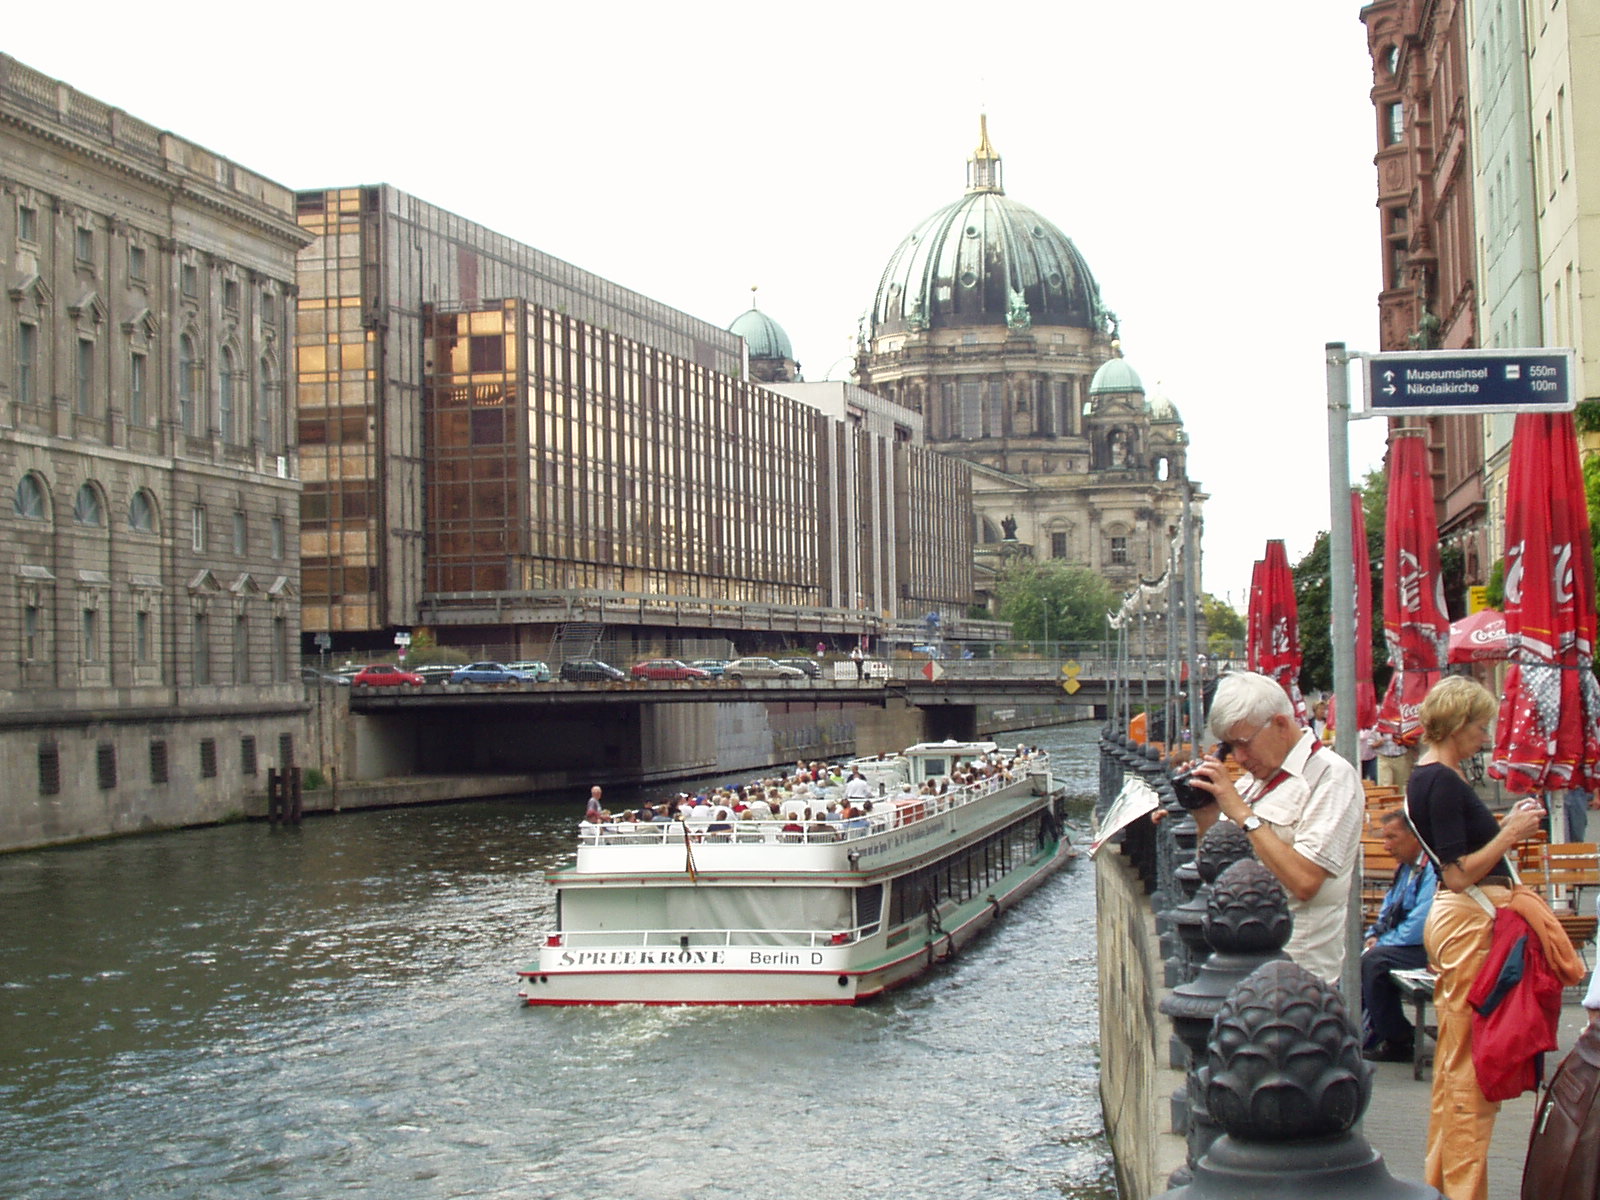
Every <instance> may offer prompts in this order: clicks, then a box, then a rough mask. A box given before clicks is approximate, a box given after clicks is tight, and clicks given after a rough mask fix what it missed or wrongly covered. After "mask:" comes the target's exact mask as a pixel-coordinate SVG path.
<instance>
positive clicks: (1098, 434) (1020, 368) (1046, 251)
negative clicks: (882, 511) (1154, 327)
mask: <svg viewBox="0 0 1600 1200" xmlns="http://www.w3.org/2000/svg"><path fill="white" fill-rule="evenodd" d="M856 375H857V380H858V382H859V383H860V385H861V386H862V387H863V388H866V389H868V390H869V391H872V392H875V393H877V394H878V395H880V396H884V397H886V398H888V399H891V400H893V401H895V402H897V403H899V404H901V405H903V406H905V407H907V408H910V409H912V410H913V411H915V412H917V413H920V414H922V417H923V424H924V428H925V430H926V439H927V445H929V446H930V447H932V448H934V449H937V450H940V451H943V452H945V453H947V454H952V455H955V456H957V457H960V458H963V459H965V460H967V461H968V462H970V463H971V464H972V465H973V505H974V513H973V522H974V528H973V538H974V542H975V545H976V552H977V559H978V576H977V580H976V582H977V583H978V585H979V587H980V589H982V587H983V582H984V579H985V577H986V575H989V574H991V573H992V572H993V571H994V570H997V569H999V568H1000V567H1001V565H1002V564H1003V562H1004V561H1005V560H1006V559H1007V558H1008V557H1011V556H1015V555H1032V556H1034V557H1039V558H1052V559H1063V560H1066V561H1067V562H1069V563H1071V564H1073V565H1077V566H1085V567H1089V568H1090V569H1092V570H1094V571H1096V572H1098V573H1099V574H1101V575H1103V576H1104V577H1105V578H1106V579H1107V580H1109V581H1110V582H1111V583H1112V584H1114V585H1115V586H1117V587H1120V588H1129V587H1131V586H1133V585H1134V584H1136V583H1137V582H1138V581H1139V580H1140V579H1141V578H1142V579H1153V578H1156V577H1158V576H1160V575H1161V574H1162V573H1163V572H1164V571H1165V570H1166V569H1167V567H1168V564H1169V556H1170V553H1171V546H1172V543H1173V539H1174V537H1175V536H1176V534H1177V532H1178V530H1179V526H1180V521H1181V516H1182V511H1183V506H1184V502H1185V493H1186V492H1188V493H1189V499H1190V500H1191V501H1198V500H1199V499H1201V498H1202V497H1200V496H1199V494H1198V492H1197V491H1195V490H1192V485H1191V484H1190V482H1189V480H1188V477H1187V472H1186V457H1187V455H1186V451H1187V448H1188V436H1187V434H1185V432H1184V429H1183V423H1182V421H1181V419H1180V418H1179V416H1178V412H1177V410H1176V409H1175V408H1174V406H1173V405H1172V403H1171V402H1170V401H1168V400H1166V399H1164V398H1162V397H1159V396H1149V395H1147V394H1146V391H1145V388H1144V386H1143V384H1142V382H1141V381H1140V379H1139V376H1138V374H1137V373H1136V372H1135V371H1134V370H1133V368H1132V367H1131V366H1130V365H1129V364H1128V362H1127V361H1126V360H1125V359H1123V358H1122V357H1121V356H1120V347H1119V344H1118V340H1117V330H1116V318H1115V316H1114V315H1113V314H1112V313H1111V312H1110V310H1109V309H1107V308H1106V306H1105V305H1104V303H1103V302H1102V300H1101V297H1100V289H1099V286H1098V285H1097V284H1096V282H1095V279H1094V276H1093V275H1092V274H1091V272H1090V270H1089V266H1088V264H1087V263H1086V262H1085V261H1084V259H1083V256H1082V255H1081V254H1080V253H1079V252H1078V249H1077V247H1076V246H1074V245H1073V243H1072V241H1071V240H1070V239H1069V238H1068V237H1067V236H1066V235H1065V234H1063V233H1062V232H1061V231H1060V230H1059V229H1058V228H1057V227H1056V226H1055V225H1053V224H1052V223H1051V222H1050V221H1048V220H1047V219H1045V218H1044V217H1042V216H1041V215H1039V214H1038V213H1036V212H1035V211H1033V210H1032V209H1030V208H1028V207H1026V206H1025V205H1023V204H1020V203H1018V202H1017V201H1015V200H1013V199H1012V198H1011V197H1009V196H1007V195H1006V193H1005V189H1004V187H1003V186H1002V180H1001V160H1000V156H999V154H998V153H996V152H995V149H994V147H993V145H992V144H991V143H990V141H989V135H988V130H987V124H986V123H985V125H984V127H983V129H982V135H981V140H980V142H979V145H978V147H977V149H976V150H975V151H974V152H973V154H972V156H971V158H970V159H969V160H968V164H967V189H966V193H965V194H964V195H963V196H962V197H961V198H960V199H958V200H956V201H955V202H954V203H952V204H948V205H946V206H945V207H943V208H941V209H939V211H937V212H935V213H934V214H933V215H932V216H930V217H928V218H927V219H926V220H924V221H923V222H921V223H920V224H919V225H918V226H917V227H916V228H915V229H913V230H912V232H911V233H910V234H909V235H908V236H907V237H906V238H905V240H904V241H902V242H901V243H900V245H899V247H898V248H897V249H896V250H895V251H894V254H893V255H892V256H891V257H890V259H889V261H888V265H887V266H886V267H885V268H884V270H883V273H882V276H881V278H880V280H879V283H878V289H877V293H876V295H875V296H874V298H873V302H872V307H871V310H870V311H869V312H868V313H867V314H866V316H865V317H864V319H863V322H862V327H861V333H860V337H859V341H858V347H857V356H856ZM1193 516H1194V520H1195V528H1196V531H1197V532H1196V537H1195V544H1196V545H1197V546H1198V544H1199V537H1198V529H1199V508H1198V505H1197V504H1196V505H1195V506H1194V508H1193ZM1197 566H1198V564H1197Z"/></svg>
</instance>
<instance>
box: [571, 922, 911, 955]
mask: <svg viewBox="0 0 1600 1200" xmlns="http://www.w3.org/2000/svg"><path fill="white" fill-rule="evenodd" d="M881 928H882V925H881V924H880V923H879V922H877V921H874V922H872V923H871V924H869V925H860V926H857V927H856V928H854V929H825V930H819V929H770V928H767V929H578V930H571V929H566V930H562V931H561V932H560V933H552V934H550V935H549V936H548V937H547V938H546V940H545V944H546V945H547V946H549V947H556V946H560V947H565V948H566V949H570V950H595V949H606V950H666V951H679V952H690V951H695V950H708V949H709V950H719V949H726V948H727V947H730V946H784V947H792V948H795V949H817V948H820V947H823V946H848V945H851V944H853V943H855V942H858V941H860V940H861V939H863V938H868V937H871V936H872V935H873V934H875V933H877V932H878V930H879V929H881Z"/></svg>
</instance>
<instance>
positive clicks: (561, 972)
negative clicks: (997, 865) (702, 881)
mask: <svg viewBox="0 0 1600 1200" xmlns="http://www.w3.org/2000/svg"><path fill="white" fill-rule="evenodd" d="M1037 812H1038V810H1035V812H1034V813H1032V814H1029V815H1030V816H1033V815H1036V814H1037ZM1074 857H1075V851H1074V850H1073V848H1072V846H1071V843H1070V842H1069V841H1067V840H1066V839H1065V838H1064V837H1062V838H1059V839H1058V840H1056V841H1053V842H1049V843H1046V845H1045V846H1044V847H1042V848H1041V850H1040V852H1039V853H1038V854H1037V855H1036V856H1035V857H1034V858H1032V859H1031V860H1029V861H1028V862H1026V863H1023V864H1021V865H1020V866H1019V867H1018V868H1017V869H1015V870H1013V871H1012V872H1011V873H1010V874H1008V875H1007V876H1005V877H1004V878H1003V879H998V880H995V881H994V886H992V887H990V888H988V889H986V890H985V891H984V893H983V894H982V895H981V896H975V897H973V898H972V899H970V900H967V901H965V902H964V903H962V904H959V905H955V906H952V908H951V909H950V910H949V911H948V912H944V913H942V914H941V916H940V919H939V920H937V921H929V920H927V919H926V918H922V919H919V920H918V921H916V922H914V923H911V924H909V925H904V926H901V927H900V928H898V929H883V930H880V931H879V932H878V933H876V934H875V935H874V936H872V937H869V938H863V939H862V940H860V941H856V942H853V943H851V944H848V945H819V946H810V947H792V946H791V947H783V946H770V945H759V946H753V945H746V946H740V945H737V944H730V945H726V946H718V947H705V946H690V947H682V948H674V947H670V946H668V947H663V948H656V949H651V948H648V947H596V948H587V947H585V948H579V947H571V946H565V945H554V946H546V947H544V948H543V950H542V951H541V953H540V958H539V961H538V962H537V963H536V964H534V965H532V966H530V967H528V968H526V969H524V970H522V971H520V972H519V974H520V975H521V977H522V987H521V990H520V991H519V997H520V998H521V1000H522V1001H523V1003H525V1004H528V1005H531V1006H552V1005H555V1006H560V1005H609V1004H658V1005H765V1004H830V1005H851V1004H858V1003H861V1002H863V1001H866V1000H870V999H872V998H874V997H876V996H879V995H882V994H883V993H885V992H887V991H890V990H892V989H894V988H896V987H899V986H901V985H903V984H905V983H908V982H910V981H912V980H914V979H916V978H917V977H918V976H920V975H922V974H924V973H926V972H927V971H929V970H930V969H932V968H933V967H934V966H936V965H937V964H938V963H940V962H943V961H945V960H946V959H948V958H950V957H951V956H952V955H954V954H955V953H957V952H958V951H959V950H960V949H961V948H962V947H964V946H965V945H967V944H968V943H969V942H971V941H972V940H973V939H974V938H976V937H977V936H978V935H979V934H981V933H982V932H983V931H984V930H985V929H986V928H987V927H988V926H989V925H990V924H992V923H993V922H994V921H995V919H996V918H998V917H999V915H1000V914H1001V913H1003V912H1004V911H1005V910H1007V909H1009V908H1010V907H1012V906H1013V905H1015V904H1016V903H1018V902H1019V901H1020V900H1021V899H1022V898H1023V897H1025V896H1026V895H1028V894H1029V893H1030V892H1032V891H1033V890H1034V889H1035V888H1037V887H1038V886H1039V885H1040V884H1042V883H1044V882H1045V880H1047V879H1048V878H1049V877H1050V875H1052V874H1053V873H1054V872H1055V871H1057V870H1059V869H1060V868H1061V867H1062V866H1064V865H1065V864H1066V863H1067V862H1069V861H1071V860H1072V859H1073V858H1074Z"/></svg>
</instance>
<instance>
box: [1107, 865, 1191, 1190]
mask: <svg viewBox="0 0 1600 1200" xmlns="http://www.w3.org/2000/svg"><path fill="white" fill-rule="evenodd" d="M1094 862H1095V903H1096V905H1097V912H1096V917H1097V920H1096V923H1095V929H1096V937H1097V940H1098V945H1097V947H1096V951H1097V958H1098V966H1099V987H1100V1103H1101V1109H1102V1111H1103V1113H1104V1115H1105V1127H1106V1138H1107V1140H1108V1141H1109V1142H1110V1144H1111V1152H1112V1155H1113V1156H1114V1158H1115V1162H1116V1172H1117V1187H1118V1190H1119V1192H1120V1194H1121V1195H1122V1196H1123V1197H1124V1200H1145V1197H1148V1196H1155V1195H1158V1194H1160V1193H1161V1192H1164V1191H1166V1190H1167V1177H1168V1176H1169V1175H1170V1174H1171V1173H1172V1172H1173V1171H1174V1170H1176V1169H1177V1168H1178V1167H1179V1166H1181V1165H1182V1164H1183V1161H1184V1143H1183V1139H1182V1138H1180V1137H1176V1136H1174V1135H1173V1134H1172V1133H1171V1132H1170V1131H1171V1129H1172V1107H1171V1096H1172V1093H1173V1092H1174V1091H1175V1090H1177V1089H1178V1088H1179V1087H1181V1086H1182V1085H1183V1082H1184V1073H1183V1072H1182V1071H1181V1070H1179V1069H1177V1068H1176V1067H1174V1066H1173V1059H1172V1052H1171V1050H1170V1048H1169V1047H1170V1045H1171V1035H1172V1026H1171V1022H1169V1021H1168V1020H1167V1018H1166V1017H1164V1016H1162V1015H1161V1011H1160V1005H1161V1001H1162V1000H1163V999H1165V998H1166V995H1167V993H1168V991H1169V990H1170V989H1168V988H1167V987H1166V986H1165V984H1164V976H1165V970H1164V965H1163V962H1162V957H1161V943H1160V938H1159V937H1158V936H1157V934H1156V925H1155V912H1154V910H1153V909H1152V908H1151V906H1150V901H1149V897H1148V896H1146V894H1145V891H1144V885H1143V883H1142V882H1141V880H1140V878H1139V874H1138V872H1137V871H1135V870H1134V868H1133V865H1132V864H1131V863H1129V862H1128V861H1127V859H1125V858H1123V857H1122V855H1121V853H1120V852H1119V850H1118V848H1117V847H1116V846H1111V845H1108V846H1106V847H1104V848H1103V849H1102V850H1101V851H1100V852H1099V853H1098V854H1096V855H1095V860H1094Z"/></svg>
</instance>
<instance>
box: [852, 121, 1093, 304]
mask: <svg viewBox="0 0 1600 1200" xmlns="http://www.w3.org/2000/svg"><path fill="white" fill-rule="evenodd" d="M1101 316H1102V309H1101V304H1100V289H1099V287H1098V285H1097V284H1096V283H1095V281H1094V276H1093V275H1092V274H1090V272H1089V264H1088V263H1086V262H1085V261H1084V259H1083V256H1082V255H1081V254H1079V253H1078V248H1077V247H1076V246H1074V245H1073V244H1072V240H1071V239H1070V238H1068V237H1067V235H1066V234H1064V233H1062V232H1061V230H1059V229H1057V228H1056V227H1055V226H1054V225H1052V224H1051V223H1050V222H1049V221H1047V220H1046V219H1045V218H1044V217H1042V216H1040V215H1039V214H1038V213H1036V212H1034V210H1033V209H1031V208H1029V207H1028V206H1027V205H1025V204H1018V203H1017V202H1016V201H1015V200H1013V199H1011V198H1010V197H1009V196H1007V195H1006V194H1005V189H1004V188H1003V187H1002V186H1001V182H1000V156H999V154H997V153H996V152H995V150H994V147H993V146H992V145H990V143H989V133H988V127H987V124H985V126H984V128H983V140H982V142H981V143H980V144H979V146H978V148H977V150H975V151H974V152H973V155H972V157H971V158H970V159H969V160H968V164H967V193H966V195H965V196H963V197H962V198H961V199H959V200H957V201H956V202H955V203H953V204H947V205H946V206H945V207H943V208H941V209H940V210H939V211H938V212H936V213H934V214H933V215H932V216H931V217H929V218H927V220H925V221H923V222H922V223H921V224H920V225H918V226H917V227H916V228H915V229H913V230H912V231H911V233H910V235H909V236H908V237H907V238H906V239H905V240H904V241H903V242H901V243H900V246H899V248H898V249H896V250H895V252H894V254H893V255H892V256H891V257H890V259H889V263H888V265H887V266H886V267H884V269H883V275H882V277H881V278H880V279H879V281H878V291H877V295H876V296H875V297H874V299H873V302H872V311H871V312H870V313H868V315H867V324H868V330H867V333H868V336H877V335H878V334H883V333H895V332H897V331H899V330H901V329H908V330H918V329H938V328H941V327H946V328H948V327H960V326H968V325H1000V324H1010V325H1012V326H1013V327H1026V326H1029V325H1056V326H1062V325H1065V326H1075V327H1077V328H1080V329H1098V328H1099V327H1100V323H1101Z"/></svg>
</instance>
